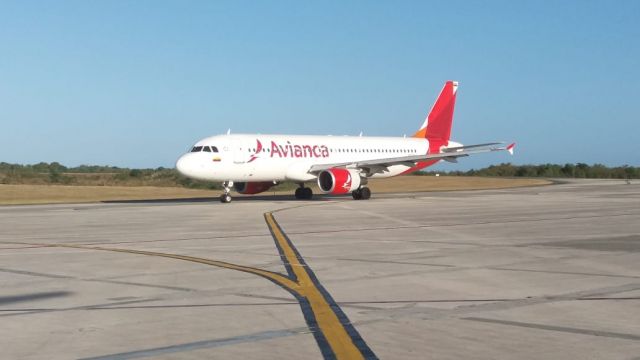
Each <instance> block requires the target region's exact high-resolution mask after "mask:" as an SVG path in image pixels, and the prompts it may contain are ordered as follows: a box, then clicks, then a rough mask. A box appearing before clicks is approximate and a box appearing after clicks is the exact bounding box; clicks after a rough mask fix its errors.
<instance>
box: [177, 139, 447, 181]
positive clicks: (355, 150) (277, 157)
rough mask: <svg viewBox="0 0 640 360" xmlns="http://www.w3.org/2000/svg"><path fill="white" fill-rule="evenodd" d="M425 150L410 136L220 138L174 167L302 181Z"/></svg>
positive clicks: (214, 177)
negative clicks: (332, 168)
mask: <svg viewBox="0 0 640 360" xmlns="http://www.w3.org/2000/svg"><path fill="white" fill-rule="evenodd" d="M456 144H457V143H454V142H451V141H450V142H449V144H448V145H449V146H456ZM199 147H202V148H200V149H199ZM207 148H208V150H210V151H206V149H207ZM203 149H204V151H203ZM428 149H429V142H428V140H427V139H424V138H411V137H410V138H403V137H364V136H308V135H245V134H233V135H218V136H212V137H208V138H205V139H202V140H200V141H198V142H197V143H196V144H194V146H193V147H192V149H191V151H190V152H188V153H186V154H184V155H182V156H181V157H180V159H178V161H177V163H176V167H177V169H178V170H179V171H180V172H181V173H182V174H184V175H187V176H189V177H192V178H196V179H200V180H210V181H229V180H231V181H283V180H291V181H297V182H304V181H311V180H315V178H316V176H315V175H313V174H310V173H309V172H308V170H309V168H310V167H311V166H313V165H322V164H336V163H351V162H357V161H363V160H373V159H385V158H398V157H403V156H412V155H423V154H426V153H427V151H428ZM196 150H197V151H196ZM216 151H217V152H216ZM410 169H411V166H409V165H393V166H390V167H389V168H388V171H385V172H383V173H378V174H375V175H373V176H372V177H390V176H395V175H399V174H401V173H403V172H406V171H407V170H410Z"/></svg>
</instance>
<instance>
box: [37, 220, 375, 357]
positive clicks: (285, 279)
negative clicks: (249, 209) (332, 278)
mask: <svg viewBox="0 0 640 360" xmlns="http://www.w3.org/2000/svg"><path fill="white" fill-rule="evenodd" d="M264 218H265V221H266V223H267V226H268V227H269V230H270V231H271V235H272V236H273V239H274V241H275V243H276V246H277V248H278V251H279V252H280V256H281V258H283V261H284V262H285V263H284V266H285V268H286V270H287V272H288V276H287V275H284V274H280V273H276V272H272V271H267V270H264V269H259V268H254V267H249V266H244V265H237V264H232V263H228V262H224V261H218V260H211V259H205V258H199V257H194V256H187V255H178V254H167V253H160V252H155V251H145V250H133V249H122V248H110V247H101V246H91V245H78V244H29V245H37V246H45V247H60V248H76V249H85V250H100V251H111V252H120V253H129V254H138V255H146V256H156V257H164V258H171V259H176V260H183V261H190V262H195V263H200V264H204V265H211V266H216V267H220V268H225V269H229V270H236V271H242V272H246V273H250V274H254V275H257V276H260V277H262V278H265V279H268V280H270V281H272V282H274V283H275V284H277V285H279V286H280V287H282V288H284V289H285V290H287V291H289V292H290V293H291V294H293V295H294V296H295V297H296V299H297V300H298V302H299V303H300V307H301V308H302V312H303V315H304V318H305V320H306V322H307V326H308V327H309V329H310V330H311V331H312V332H313V334H314V337H315V339H316V342H317V343H318V346H319V347H320V351H321V352H322V355H323V356H324V358H325V359H376V358H377V357H376V355H375V354H374V353H373V351H372V350H371V349H370V348H369V347H368V345H367V344H366V343H365V341H364V340H363V339H362V337H361V336H360V334H358V332H357V331H356V329H355V328H354V327H353V325H352V324H351V322H350V321H349V319H348V318H347V316H346V315H345V314H344V313H343V312H342V310H341V309H340V307H339V306H338V305H337V304H336V303H335V301H334V300H333V299H332V298H331V295H330V294H329V293H328V291H327V290H326V289H324V287H323V286H322V285H321V284H320V282H319V281H318V279H317V278H316V276H315V274H314V273H313V271H312V270H311V268H310V267H309V266H308V265H307V264H306V262H305V261H304V258H303V257H302V256H301V255H300V253H299V252H298V250H297V249H296V248H295V246H294V245H293V243H292V242H291V241H290V240H289V238H288V237H287V236H286V234H285V233H284V231H283V230H282V229H281V228H280V226H279V225H278V223H277V222H276V220H275V218H274V217H273V214H272V213H271V212H267V213H265V214H264Z"/></svg>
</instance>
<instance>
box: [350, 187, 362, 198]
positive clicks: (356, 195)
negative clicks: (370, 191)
mask: <svg viewBox="0 0 640 360" xmlns="http://www.w3.org/2000/svg"><path fill="white" fill-rule="evenodd" d="M351 196H353V200H361V199H362V192H361V191H360V189H356V190H353V191H352V192H351Z"/></svg>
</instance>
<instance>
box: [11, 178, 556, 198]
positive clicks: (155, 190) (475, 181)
mask: <svg viewBox="0 0 640 360" xmlns="http://www.w3.org/2000/svg"><path fill="white" fill-rule="evenodd" d="M549 183H550V182H549V181H547V180H543V179H505V178H483V177H457V176H451V177H449V176H440V177H435V176H402V177H396V178H391V179H379V180H371V181H370V182H369V186H370V187H371V190H372V191H373V192H374V193H376V192H378V193H386V192H414V191H415V192H420V191H445V190H479V189H498V188H509V187H519V186H535V185H546V184H549ZM315 192H316V193H317V192H318V191H317V189H315ZM279 193H281V194H288V193H291V194H292V193H293V191H283V192H279ZM219 194H220V191H216V190H195V189H185V188H178V187H153V186H63V185H0V204H2V205H15V204H50V203H80V202H98V201H109V200H145V199H179V198H196V197H215V196H217V195H219ZM266 194H273V192H267V193H266Z"/></svg>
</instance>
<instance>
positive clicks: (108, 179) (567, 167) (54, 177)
mask: <svg viewBox="0 0 640 360" xmlns="http://www.w3.org/2000/svg"><path fill="white" fill-rule="evenodd" d="M414 174H415V175H435V174H440V175H449V176H496V177H548V178H589V179H596V178H600V179H638V178H640V167H634V166H627V165H625V166H617V167H607V166H605V165H602V164H593V165H588V164H584V163H577V164H564V165H558V164H541V165H514V164H511V163H503V164H499V165H491V166H489V167H486V168H482V169H477V170H476V169H472V170H468V171H459V170H456V171H421V172H416V173H414ZM0 184H62V185H101V186H112V185H122V186H182V187H187V188H199V189H217V188H219V187H220V184H218V183H212V182H205V181H197V180H192V179H189V178H187V177H184V176H182V175H180V174H179V173H178V172H177V171H176V170H175V169H168V168H164V167H159V168H155V169H131V168H121V167H116V166H99V165H80V166H75V167H67V166H64V165H62V164H60V163H58V162H52V163H46V162H41V163H38V164H32V165H21V164H10V163H6V162H0Z"/></svg>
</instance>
